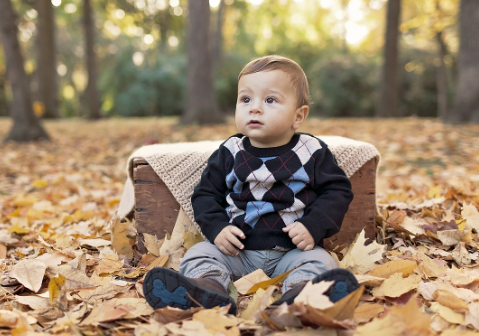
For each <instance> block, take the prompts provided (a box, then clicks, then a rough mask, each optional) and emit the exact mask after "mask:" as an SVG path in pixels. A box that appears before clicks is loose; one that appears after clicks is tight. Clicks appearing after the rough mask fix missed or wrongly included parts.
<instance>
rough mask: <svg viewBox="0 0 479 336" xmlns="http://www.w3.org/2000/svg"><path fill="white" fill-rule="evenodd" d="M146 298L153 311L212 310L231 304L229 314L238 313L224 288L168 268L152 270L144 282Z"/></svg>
mask: <svg viewBox="0 0 479 336" xmlns="http://www.w3.org/2000/svg"><path fill="white" fill-rule="evenodd" d="M143 293H144V295H145V299H146V301H147V302H148V304H149V305H150V306H152V307H153V308H154V309H158V308H163V307H166V306H171V307H176V308H180V309H188V308H191V307H199V306H200V305H201V306H202V307H204V308H213V307H216V306H226V305H229V304H231V306H230V309H229V311H228V313H230V314H236V304H235V302H234V300H233V299H232V298H231V297H230V296H229V295H228V293H227V291H226V290H225V289H224V288H223V286H222V285H220V284H219V283H217V282H216V281H214V280H211V279H206V278H187V277H185V276H184V275H182V274H180V273H178V272H176V271H174V270H171V269H169V268H163V267H156V268H153V269H152V270H150V271H149V272H148V273H147V274H146V277H145V280H144V281H143Z"/></svg>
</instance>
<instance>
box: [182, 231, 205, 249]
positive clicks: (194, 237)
mask: <svg viewBox="0 0 479 336" xmlns="http://www.w3.org/2000/svg"><path fill="white" fill-rule="evenodd" d="M183 240H184V243H183V247H184V248H185V249H187V250H188V249H190V248H191V247H193V246H194V245H196V244H198V243H201V242H202V241H204V239H203V237H201V235H200V234H199V233H196V234H195V233H194V232H191V231H185V232H184V233H183Z"/></svg>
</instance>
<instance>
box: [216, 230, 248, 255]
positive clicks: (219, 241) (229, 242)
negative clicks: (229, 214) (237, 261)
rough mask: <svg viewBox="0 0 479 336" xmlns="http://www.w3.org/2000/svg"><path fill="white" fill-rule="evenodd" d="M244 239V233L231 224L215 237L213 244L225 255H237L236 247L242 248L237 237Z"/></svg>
mask: <svg viewBox="0 0 479 336" xmlns="http://www.w3.org/2000/svg"><path fill="white" fill-rule="evenodd" d="M236 237H240V238H241V239H245V235H244V233H243V231H241V229H240V228H238V227H237V226H233V225H228V226H227V227H225V228H224V229H223V230H221V232H220V233H218V235H217V236H216V238H215V241H214V243H215V245H216V246H217V247H218V248H219V249H220V251H221V252H223V253H224V254H226V255H230V256H237V255H238V254H239V252H238V250H237V249H236V247H237V248H239V249H243V248H244V246H243V244H242V243H241V242H240V241H239V239H238V238H236Z"/></svg>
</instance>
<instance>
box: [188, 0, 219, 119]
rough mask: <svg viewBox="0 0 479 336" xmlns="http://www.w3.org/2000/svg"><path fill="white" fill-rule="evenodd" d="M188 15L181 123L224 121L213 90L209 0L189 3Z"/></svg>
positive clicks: (190, 1)
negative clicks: (185, 75) (185, 81)
mask: <svg viewBox="0 0 479 336" xmlns="http://www.w3.org/2000/svg"><path fill="white" fill-rule="evenodd" d="M188 12H189V14H188V24H187V49H188V50H187V53H188V67H187V84H186V87H187V89H186V110H185V113H184V114H183V118H182V121H183V123H185V124H192V123H198V124H211V123H218V122H223V121H224V116H223V115H222V114H221V113H220V111H219V108H218V105H217V102H216V95H215V91H214V87H213V64H212V57H211V47H210V28H209V27H210V15H211V13H210V5H209V1H208V0H189V1H188Z"/></svg>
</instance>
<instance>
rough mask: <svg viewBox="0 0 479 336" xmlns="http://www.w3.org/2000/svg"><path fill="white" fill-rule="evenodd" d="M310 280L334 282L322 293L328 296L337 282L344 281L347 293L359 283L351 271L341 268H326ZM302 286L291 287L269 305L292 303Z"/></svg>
mask: <svg viewBox="0 0 479 336" xmlns="http://www.w3.org/2000/svg"><path fill="white" fill-rule="evenodd" d="M311 281H312V283H313V284H316V283H318V282H321V281H334V284H333V285H332V286H331V287H330V288H329V289H328V290H327V291H326V292H325V293H324V294H325V295H326V296H328V297H330V298H331V296H333V293H334V286H335V284H336V283H338V282H344V283H345V284H346V290H347V293H348V294H349V293H352V292H354V291H355V290H356V289H358V288H359V283H358V281H357V280H356V277H355V276H354V275H353V274H352V273H351V272H349V271H347V270H345V269H342V268H335V269H332V270H328V271H326V272H324V273H321V274H320V275H318V276H316V277H314V278H313V279H312V280H311ZM303 288H304V285H302V286H296V287H294V288H293V289H291V290H290V291H288V292H287V294H286V295H283V296H282V297H281V298H280V299H279V300H277V301H275V302H273V303H272V304H271V306H273V307H274V306H279V305H281V304H282V303H284V302H286V303H287V304H288V305H290V304H292V303H293V302H294V299H295V298H296V297H297V296H298V295H299V293H301V291H302V290H303ZM332 301H333V300H332ZM336 301H338V300H334V301H333V302H336Z"/></svg>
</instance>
